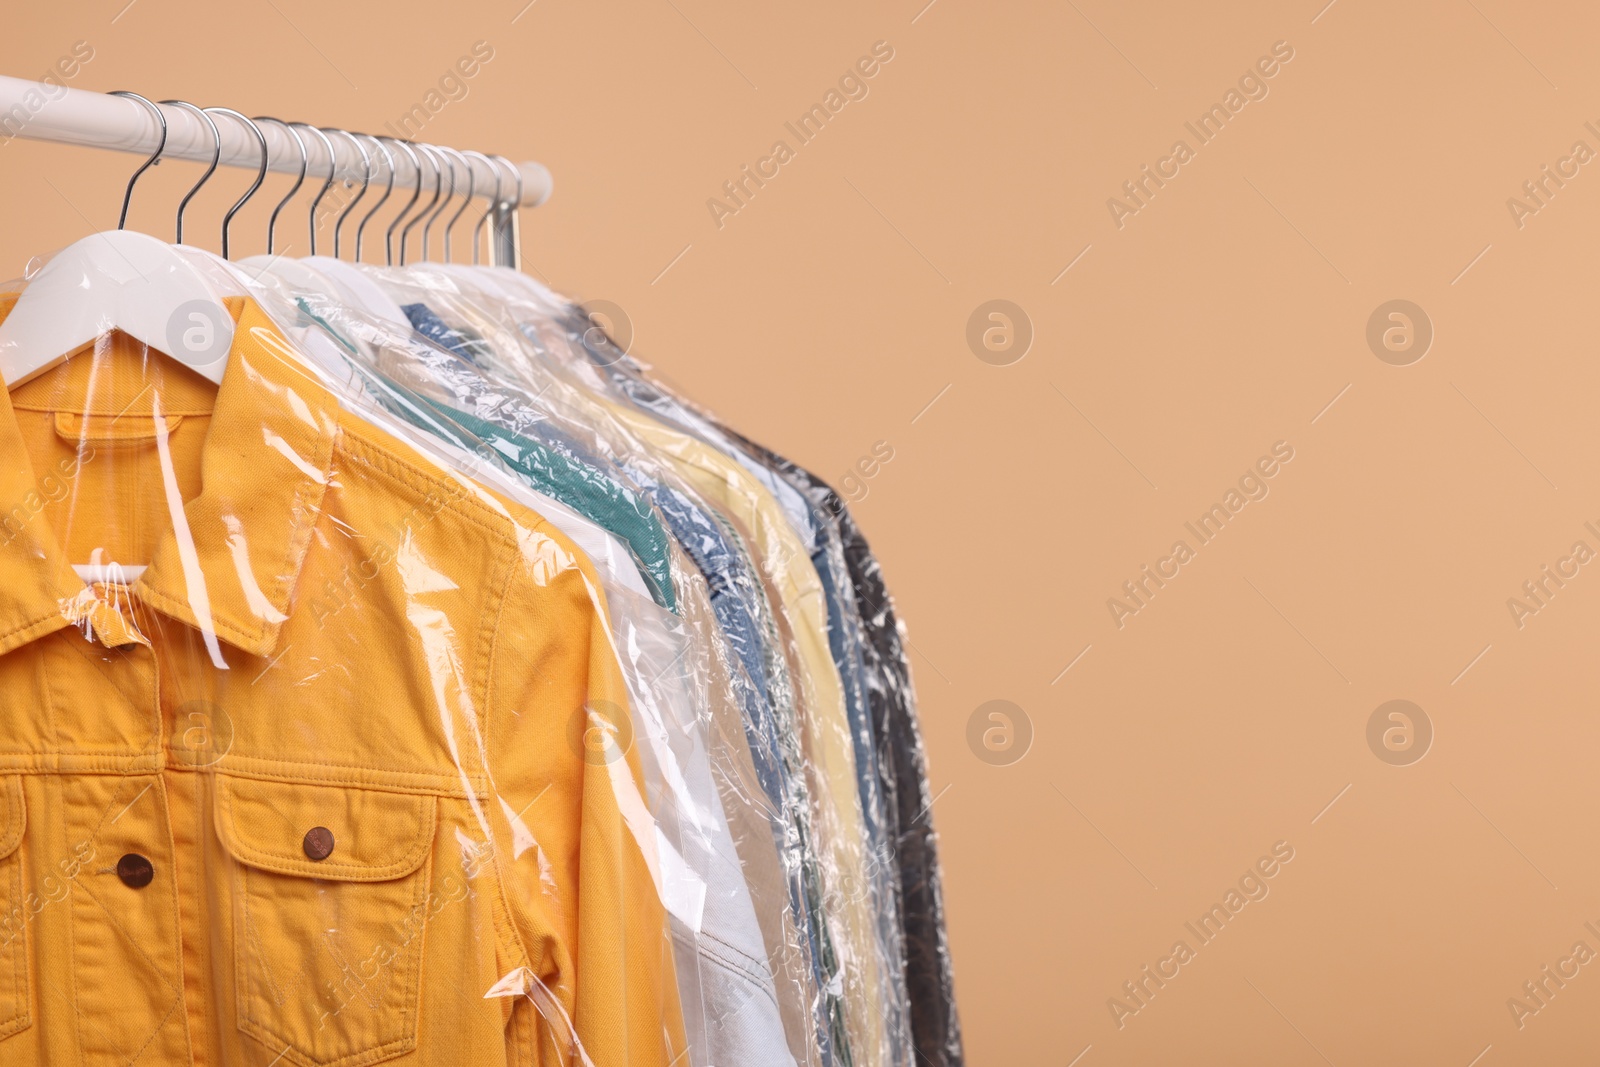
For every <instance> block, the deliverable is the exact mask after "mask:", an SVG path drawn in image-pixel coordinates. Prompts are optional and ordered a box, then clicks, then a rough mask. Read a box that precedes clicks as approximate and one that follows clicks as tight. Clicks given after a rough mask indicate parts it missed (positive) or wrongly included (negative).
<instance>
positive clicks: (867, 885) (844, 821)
mask: <svg viewBox="0 0 1600 1067" xmlns="http://www.w3.org/2000/svg"><path fill="white" fill-rule="evenodd" d="M411 273H412V274H413V275H417V274H424V275H429V274H430V272H429V269H428V268H426V267H424V268H419V269H418V270H416V271H413V272H411ZM426 293H427V299H429V300H430V301H431V305H430V311H431V313H432V314H433V316H434V317H436V318H438V319H439V320H440V324H441V327H442V328H444V329H450V330H453V331H456V332H457V333H460V332H463V331H470V332H471V333H472V334H473V335H474V336H476V337H479V338H492V337H504V336H505V335H507V334H510V335H513V336H521V337H522V338H523V339H524V341H525V342H526V343H525V344H524V345H522V346H520V347H519V349H518V351H519V352H520V354H521V355H522V357H523V358H522V359H520V360H516V359H507V358H506V353H507V350H508V348H510V347H511V345H510V344H509V343H508V342H507V341H505V340H501V341H500V342H499V343H495V344H489V345H487V346H483V347H481V348H479V349H477V350H476V351H474V352H473V353H472V358H473V359H474V361H475V362H477V363H479V364H484V365H488V366H489V367H490V369H491V370H492V371H493V372H496V373H498V374H499V375H501V376H505V377H511V376H518V375H520V376H522V377H523V380H524V383H525V385H526V387H527V389H528V391H530V392H537V394H538V395H539V396H540V398H541V400H543V401H545V402H547V403H548V404H550V406H552V407H565V408H566V409H567V410H568V413H569V415H570V417H571V418H572V421H574V422H581V423H583V424H586V425H589V426H593V427H601V426H604V427H611V428H620V431H619V430H617V429H612V430H611V431H610V433H611V434H612V435H613V437H615V436H618V435H619V434H620V436H621V437H623V438H624V440H623V441H621V442H619V443H616V444H614V445H613V450H614V452H615V454H618V455H628V454H641V453H642V454H647V455H653V456H655V457H657V458H658V460H659V462H660V463H661V464H663V465H664V466H666V467H669V468H671V469H672V471H673V472H674V474H675V475H676V476H677V477H679V478H682V479H683V480H684V481H685V482H687V483H689V484H690V485H692V486H694V487H695V491H696V492H698V493H701V494H703V495H704V496H705V498H706V499H709V500H712V501H714V503H715V505H716V507H717V508H718V509H719V510H720V511H721V512H722V513H723V514H724V515H725V516H727V517H728V521H729V522H730V523H731V525H732V527H733V530H734V537H735V539H736V540H738V541H739V542H740V543H741V544H743V545H744V546H745V550H746V551H747V552H748V553H750V554H751V556H752V558H753V559H754V560H756V561H757V567H756V569H757V570H758V572H759V573H760V574H761V575H762V579H763V583H764V592H765V595H764V596H763V598H762V599H763V600H764V602H765V603H766V604H768V605H772V606H773V607H769V608H768V609H767V611H766V626H765V629H766V630H767V636H768V645H769V647H772V648H775V649H778V650H780V655H781V656H782V657H783V661H784V662H783V663H782V664H781V665H780V666H779V668H778V669H779V671H780V672H781V673H782V679H781V680H780V681H779V682H778V684H777V685H776V686H775V687H774V692H776V693H779V694H783V693H787V694H788V697H789V707H788V709H787V710H786V711H783V710H780V711H779V712H778V714H779V716H780V717H784V716H785V715H786V716H787V718H788V719H789V720H790V721H791V722H792V724H793V725H792V727H791V731H792V733H791V736H797V737H798V739H799V741H800V744H801V745H802V746H803V747H802V748H801V749H800V750H796V751H795V752H794V758H795V763H796V765H797V767H796V769H797V770H801V771H802V773H805V774H806V775H808V776H809V778H810V798H811V803H812V804H813V805H814V812H813V819H814V821H815V824H816V826H818V827H819V828H821V833H819V834H818V838H819V842H818V847H819V850H820V851H821V855H822V859H823V863H822V865H821V870H820V872H818V873H819V874H820V878H819V879H818V881H819V882H820V884H821V886H822V888H823V890H824V896H823V898H822V900H821V901H819V902H818V906H817V907H816V908H815V909H814V912H815V914H816V917H817V919H818V921H819V925H821V924H827V925H826V926H825V929H827V927H831V929H827V932H828V936H827V937H825V938H822V939H820V940H821V941H822V944H820V945H819V946H818V947H819V948H820V949H821V952H820V953H819V955H820V956H821V957H822V960H823V962H824V964H825V966H823V967H822V968H819V971H820V972H821V973H819V984H820V985H821V986H822V987H823V989H824V998H825V1001H826V1000H827V999H828V998H829V996H830V994H832V997H833V1002H832V1004H831V1006H830V1005H829V1004H827V1003H824V1005H823V1009H824V1010H823V1014H824V1015H825V1016H827V1015H828V1014H829V1013H830V1011H831V1013H832V1014H833V1016H834V1017H833V1019H832V1023H833V1024H834V1025H837V1024H844V1025H842V1027H840V1032H839V1033H838V1034H836V1035H835V1037H836V1038H837V1040H836V1041H835V1042H834V1044H835V1045H837V1046H840V1047H841V1048H842V1049H847V1050H849V1051H848V1054H849V1055H851V1056H852V1058H853V1059H854V1061H855V1062H858V1063H902V1062H907V1061H908V1060H909V1057H910V1041H909V1035H908V1033H907V1025H906V1022H905V1018H906V1016H905V1008H904V1005H905V995H904V991H903V990H904V986H903V979H902V978H901V975H902V974H903V968H902V966H901V963H900V960H901V953H900V950H899V947H898V940H897V938H898V924H897V923H896V921H895V919H894V916H895V906H896V897H895V889H894V881H895V872H894V868H893V865H892V861H888V860H887V859H886V855H887V850H886V849H885V848H884V847H883V846H882V844H881V842H880V840H879V839H878V838H876V837H874V836H872V835H873V834H874V833H876V832H877V830H878V829H880V828H881V826H882V818H881V815H878V814H877V813H879V812H881V810H882V800H881V794H880V793H879V792H878V791H877V782H876V777H875V775H873V774H872V773H871V770H870V766H871V764H870V757H871V752H872V748H871V746H872V744H873V739H872V737H871V736H870V728H869V727H868V724H867V722H866V715H865V712H864V710H862V707H863V704H864V701H862V700H860V699H858V698H853V699H852V700H851V701H850V702H849V704H850V708H851V713H849V714H847V712H846V703H847V702H846V700H845V689H844V687H843V685H842V684H841V675H840V671H839V669H838V666H839V665H838V664H836V663H835V662H834V661H833V659H832V658H831V651H832V648H831V643H832V642H833V641H834V640H835V639H836V638H842V636H843V635H842V632H841V631H842V625H843V620H842V619H840V620H839V622H838V623H837V624H830V619H829V617H828V609H827V608H825V607H824V603H825V598H824V595H823V586H822V584H821V582H822V580H821V579H820V578H819V576H818V573H817V568H816V566H815V564H816V563H824V565H825V561H824V560H823V559H822V557H821V556H818V555H816V554H815V553H814V550H813V548H812V546H811V545H808V543H807V542H808V541H811V540H812V539H814V538H816V537H817V536H818V534H817V528H816V527H814V526H811V525H810V523H811V522H812V515H813V509H812V507H811V505H810V503H809V502H808V501H806V500H805V498H804V496H803V494H801V493H800V492H798V491H796V490H795V489H794V488H793V487H791V486H789V485H788V483H787V482H786V481H783V480H782V479H781V478H779V477H778V476H776V475H775V474H774V472H772V471H771V470H769V469H768V468H766V467H764V466H761V465H760V464H758V463H756V462H755V461H753V460H749V461H748V462H746V461H743V459H744V458H742V457H741V458H735V457H733V456H730V455H728V454H727V453H724V452H720V451H718V450H717V449H716V448H715V447H712V446H710V445H708V444H707V443H706V442H705V441H704V440H703V439H702V438H701V437H700V436H699V435H697V434H694V433H688V432H685V431H683V430H682V429H681V428H678V427H674V426H671V425H667V424H664V423H662V422H661V421H660V420H659V419H657V418H654V417H653V416H651V415H650V414H648V413H644V412H641V411H640V410H638V409H637V408H636V407H635V406H633V405H632V404H630V403H628V402H627V398H626V397H618V396H616V395H613V394H611V393H610V391H609V390H608V389H607V388H606V383H605V382H604V380H603V379H598V378H595V379H593V380H592V382H591V385H592V387H590V388H586V387H585V386H583V385H580V384H579V383H580V382H583V381H584V380H585V379H584V373H583V372H586V371H587V372H588V373H589V374H590V375H591V376H592V375H593V368H592V367H590V366H589V365H588V364H587V362H586V361H585V362H584V363H583V364H577V363H576V362H575V359H574V356H573V354H572V353H571V352H570V351H569V353H568V355H567V358H566V360H565V361H564V363H565V368H564V369H566V370H570V371H571V372H573V373H572V375H571V377H569V376H568V375H567V374H565V373H562V372H560V371H559V370H555V369H553V368H559V367H560V365H561V364H562V363H563V361H561V360H550V361H549V365H542V364H541V361H540V360H539V359H538V356H539V355H540V352H541V349H542V347H543V346H545V345H557V346H567V345H570V344H571V334H570V333H568V332H566V331H564V330H560V329H558V330H555V331H551V332H550V333H543V334H541V332H540V331H539V329H538V327H537V326H534V325H533V321H530V320H535V319H536V317H537V316H539V315H540V310H539V309H536V308H535V307H534V306H532V304H531V302H525V303H522V304H520V305H519V303H518V302H517V301H501V302H498V303H497V304H496V305H495V307H494V311H493V312H491V314H498V315H499V316H500V318H499V319H498V320H497V321H485V319H484V318H483V315H484V310H485V309H484V306H483V305H481V304H479V305H474V302H472V301H471V300H470V299H467V300H458V299H457V298H456V295H455V292H454V290H453V287H452V286H451V285H449V283H448V282H446V281H444V280H442V279H438V278H434V277H432V276H431V275H430V276H429V277H428V280H427V285H426ZM528 326H533V328H532V329H526V328H523V327H528ZM544 354H545V355H549V353H544ZM753 468H754V469H756V470H758V471H759V474H760V475H761V477H759V478H758V477H757V476H756V474H755V473H753V470H752V469H753ZM773 485H781V487H782V488H783V489H784V490H786V491H787V495H788V499H789V500H790V501H791V502H793V503H794V504H795V506H797V507H798V508H800V509H803V510H804V512H805V520H806V522H807V524H808V525H807V528H805V529H804V530H803V531H801V530H797V529H796V528H795V527H796V523H795V522H793V521H791V519H790V513H789V511H788V509H785V508H783V507H782V506H781V503H780V500H781V498H779V497H777V496H775V495H774V494H773V493H771V492H770V491H769V488H768V487H769V486H773ZM802 538H804V539H802ZM838 570H839V571H840V572H842V571H843V566H842V562H841V563H840V565H839V567H838ZM836 599H837V598H836V597H831V596H830V598H828V604H829V607H832V606H833V604H834V602H835V601H836ZM850 678H851V680H852V682H859V680H860V674H859V669H858V670H857V671H856V672H853V673H851V674H850ZM859 692H860V690H859V689H857V693H858V694H859ZM858 728H859V732H858ZM863 753H864V754H865V758H864V759H863V766H864V767H865V768H866V770H865V773H864V774H858V773H857V758H858V754H863ZM869 805H870V807H869ZM867 810H870V811H872V812H873V813H874V815H875V818H874V820H873V822H872V823H870V824H869V823H868V822H867V821H866V820H865V819H864V818H863V814H864V811H867ZM869 825H871V826H872V827H873V829H872V830H871V831H869V830H868V826H869Z"/></svg>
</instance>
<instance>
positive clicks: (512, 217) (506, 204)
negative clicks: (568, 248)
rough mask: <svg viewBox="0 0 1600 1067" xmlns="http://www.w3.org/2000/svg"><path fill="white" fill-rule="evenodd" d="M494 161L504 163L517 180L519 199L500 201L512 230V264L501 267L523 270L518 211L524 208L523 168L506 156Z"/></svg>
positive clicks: (496, 157)
mask: <svg viewBox="0 0 1600 1067" xmlns="http://www.w3.org/2000/svg"><path fill="white" fill-rule="evenodd" d="M494 159H495V162H497V163H504V164H505V167H506V170H508V171H510V172H511V176H512V177H513V178H515V179H516V180H517V198H516V199H515V200H502V201H500V206H501V207H503V208H504V209H505V212H506V225H507V226H508V227H510V229H511V262H510V263H503V264H501V266H506V267H510V268H511V269H512V270H520V269H521V268H522V228H521V222H520V219H521V215H519V214H518V211H519V209H520V208H521V207H522V168H521V167H519V166H517V165H516V164H515V163H513V162H511V160H509V159H507V158H506V157H505V156H495V157H494Z"/></svg>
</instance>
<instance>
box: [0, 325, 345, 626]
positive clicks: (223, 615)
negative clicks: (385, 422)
mask: <svg viewBox="0 0 1600 1067" xmlns="http://www.w3.org/2000/svg"><path fill="white" fill-rule="evenodd" d="M227 303H228V305H229V311H230V313H232V314H233V316H234V318H235V321H236V323H237V328H236V330H235V333H234V338H233V345H232V348H231V350H230V352H229V354H228V364H227V369H226V370H225V371H224V373H223V379H222V383H221V385H220V386H219V387H218V389H217V394H216V402H215V405H214V407H213V409H212V413H211V421H210V426H209V429H208V433H207V436H206V439H205V443H204V445H203V446H202V450H201V462H200V473H201V485H202V489H201V491H200V493H199V495H197V496H195V497H194V498H192V499H191V500H189V501H188V502H187V503H186V504H184V506H183V508H182V509H181V511H179V512H178V513H177V514H175V515H174V516H173V518H174V520H179V519H181V521H175V522H174V523H173V525H172V528H170V529H169V530H168V531H167V532H166V534H165V535H164V536H163V537H162V538H161V540H160V542H159V544H158V546H157V548H156V552H155V555H154V558H153V559H152V560H151V561H150V563H149V566H148V568H147V569H146V570H145V572H144V574H143V575H142V576H141V577H140V578H139V580H138V582H136V583H135V584H134V587H133V592H134V594H135V595H136V596H138V597H139V598H140V599H141V600H143V601H144V602H145V603H146V604H148V605H149V606H151V607H152V608H155V609H156V610H158V611H160V612H162V613H164V614H166V615H169V616H171V617H173V618H175V619H178V620H180V621H182V622H184V623H187V624H188V625H190V626H193V627H195V628H196V629H198V630H200V631H202V633H206V634H214V635H215V636H216V637H217V638H219V639H220V640H222V641H225V642H227V643H228V644H231V645H233V646H235V647H236V648H239V649H241V650H243V651H245V652H248V653H250V654H251V655H255V656H268V655H271V654H272V651H273V649H274V648H275V647H276V645H277V642H278V637H279V635H280V633H281V632H282V629H283V624H284V622H285V621H286V620H287V618H288V614H289V610H290V604H291V601H292V598H293V593H294V589H295V585H296V583H297V581H298V579H299V576H300V569H301V567H302V566H303V564H304V562H305V557H306V551H307V549H308V547H309V545H310V541H311V533H312V529H313V527H314V526H315V525H316V522H317V519H318V517H319V515H320V513H321V508H322V503H323V497H324V494H325V492H326V491H327V488H328V481H329V469H330V467H331V465H332V453H333V442H334V439H335V438H336V436H337V434H338V414H337V411H338V408H337V403H336V402H335V401H334V399H333V397H332V396H331V395H330V394H329V393H328V392H327V391H326V390H325V389H324V388H323V387H322V386H321V385H320V384H318V383H317V382H316V380H315V379H313V378H312V377H311V376H310V375H309V374H308V373H307V372H306V371H305V370H304V369H303V365H302V364H301V363H300V362H299V361H298V360H297V358H296V357H295V356H294V355H293V354H292V350H291V348H290V346H289V343H288V342H287V341H286V340H285V339H284V336H283V334H282V333H281V332H280V331H279V330H278V329H277V327H276V326H274V325H273V324H272V323H271V321H270V320H269V319H268V318H267V316H266V314H265V313H264V312H263V311H262V310H261V309H260V307H259V306H257V305H256V303H255V302H254V301H253V300H249V299H246V298H237V297H234V298H229V299H228V300H227ZM11 304H12V301H11V300H5V301H4V302H3V303H0V319H3V318H4V315H5V314H7V313H9V311H10V307H11ZM41 499H42V494H40V492H39V486H38V484H37V483H36V481H35V477H34V472H33V468H32V464H31V463H30V462H29V458H28V452H27V449H26V447H25V446H24V444H23V439H22V434H21V431H20V429H19V428H18V425H17V420H16V415H15V412H14V410H13V408H12V406H11V397H10V394H9V392H8V391H6V390H4V389H0V507H3V508H4V509H5V513H4V514H3V515H0V654H3V653H5V652H9V651H11V650H12V649H14V648H17V647H19V646H21V645H23V644H25V643H27V642H29V641H32V640H35V639H37V638H39V637H42V636H44V635H46V634H48V633H52V632H54V631H55V630H58V629H61V628H62V627H64V626H67V625H71V624H73V623H74V622H76V621H78V620H80V619H81V618H82V617H83V615H84V611H83V607H82V606H83V603H84V598H85V596H86V594H87V589H86V587H85V585H84V583H83V581H82V580H81V579H80V578H79V577H78V576H77V573H76V572H75V571H74V570H73V569H72V566H71V561H70V560H68V559H67V558H66V555H65V553H64V551H63V550H62V548H61V546H60V544H59V543H58V542H57V540H56V537H55V534H54V532H53V531H52V530H51V529H50V526H49V524H48V523H47V522H46V521H45V519H44V515H43V509H42V507H40V506H39V504H38V503H37V502H38V501H40V500H41ZM209 643H210V642H209V641H208V644H209ZM219 658H220V657H219Z"/></svg>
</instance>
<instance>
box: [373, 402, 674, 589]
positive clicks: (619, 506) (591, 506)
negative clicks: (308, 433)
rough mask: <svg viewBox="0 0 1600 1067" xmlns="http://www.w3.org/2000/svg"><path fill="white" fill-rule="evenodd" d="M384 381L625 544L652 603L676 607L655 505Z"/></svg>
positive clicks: (414, 419)
mask: <svg viewBox="0 0 1600 1067" xmlns="http://www.w3.org/2000/svg"><path fill="white" fill-rule="evenodd" d="M384 384H385V386H386V387H388V388H389V389H392V390H394V391H395V392H396V393H399V394H404V395H405V397H406V399H408V400H411V401H413V402H415V403H416V404H418V405H419V406H425V407H427V408H431V409H432V410H433V411H436V412H438V413H439V415H440V416H442V417H443V418H444V419H445V420H447V421H449V422H452V423H454V424H455V425H457V426H459V427H460V428H461V429H462V430H465V431H466V432H467V433H468V434H470V435H471V436H473V437H475V438H477V439H478V440H479V441H481V442H483V443H484V444H486V445H488V446H489V447H490V448H493V449H494V451H495V454H496V455H498V456H499V457H500V458H501V459H502V460H503V461H504V462H505V464H506V466H508V467H510V468H511V469H512V470H513V471H515V472H516V473H517V474H520V475H521V476H522V477H523V478H524V479H526V481H527V482H528V484H529V485H531V486H532V487H533V488H534V489H535V490H537V491H538V492H541V493H543V494H544V495H545V496H548V497H552V498H554V499H555V500H558V501H560V502H561V503H563V504H565V505H567V506H568V507H569V508H571V509H572V510H573V511H576V512H577V513H578V514H580V515H582V516H583V517H584V518H586V519H588V520H589V521H591V522H593V523H595V524H596V525H597V526H600V527H602V528H604V529H605V530H607V531H608V532H610V533H611V534H612V535H613V536H614V537H616V538H617V539H618V540H620V541H621V542H622V543H623V544H625V545H627V546H628V548H629V550H630V551H631V552H632V553H633V560H634V563H635V564H637V565H638V567H639V574H640V575H641V576H642V577H643V578H644V584H645V587H646V588H648V589H649V590H650V594H651V596H653V597H654V598H655V601H656V603H657V604H660V605H661V606H662V607H664V608H666V609H667V610H668V611H671V612H674V613H676V612H677V610H678V605H677V597H676V595H675V594H674V592H673V589H672V565H671V558H670V548H669V543H670V542H669V540H668V534H667V531H666V528H665V527H664V526H663V525H662V524H661V520H660V518H659V517H658V516H657V515H656V512H655V509H654V508H652V507H651V506H650V503H649V502H648V501H647V500H645V499H644V497H642V496H641V495H640V494H638V493H636V492H634V491H633V489H631V488H630V487H628V486H626V485H624V484H623V483H621V482H619V481H617V480H615V479H613V478H610V477H608V476H607V475H606V474H605V473H604V472H602V471H600V470H597V469H594V468H592V467H586V466H583V465H581V464H579V463H578V462H577V461H575V460H573V459H572V458H570V457H568V456H567V455H565V454H563V453H562V452H560V451H558V450H556V449H554V448H551V447H550V446H548V445H545V444H542V443H540V442H538V441H533V440H529V439H528V438H526V437H524V436H522V435H521V434H517V433H512V432H511V431H510V430H506V429H503V428H501V427H499V426H496V425H495V424H494V423H492V422H488V421H486V420H484V419H480V418H478V417H477V416H476V415H469V414H468V413H467V412H465V411H458V410H457V409H455V408H453V407H450V406H449V405H447V404H441V403H439V402H438V401H437V400H432V399H429V398H428V397H425V396H419V395H418V394H416V393H413V392H411V391H410V390H408V389H405V388H404V387H403V386H399V385H395V384H394V383H393V382H387V381H386V382H385V383H384ZM387 406H389V407H390V408H391V410H393V411H394V412H395V414H397V415H399V416H401V417H402V418H404V419H406V421H408V422H410V423H412V424H414V425H416V426H419V427H421V428H422V429H424V430H428V431H429V432H431V433H435V434H437V433H438V430H439V427H438V426H436V425H430V423H429V422H428V421H427V420H425V419H423V418H420V417H419V414H420V413H419V412H418V411H416V410H415V409H409V408H408V406H407V405H387Z"/></svg>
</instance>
